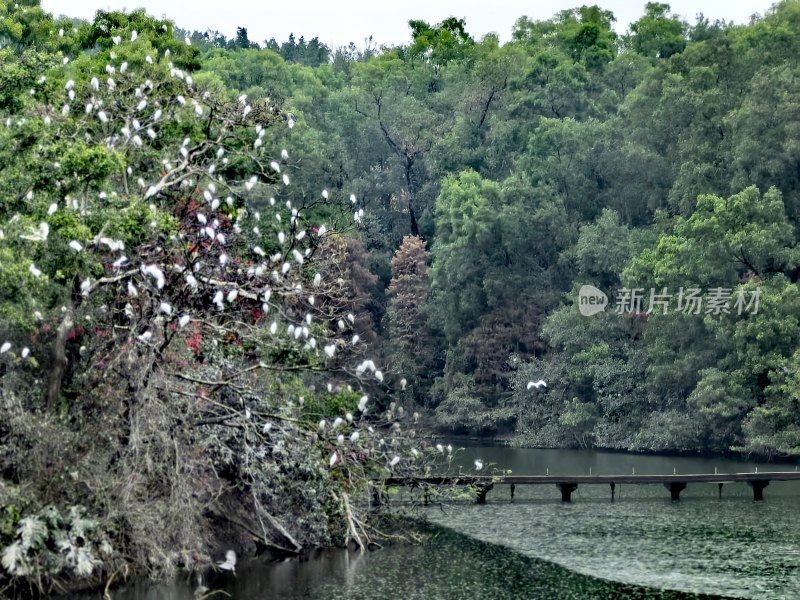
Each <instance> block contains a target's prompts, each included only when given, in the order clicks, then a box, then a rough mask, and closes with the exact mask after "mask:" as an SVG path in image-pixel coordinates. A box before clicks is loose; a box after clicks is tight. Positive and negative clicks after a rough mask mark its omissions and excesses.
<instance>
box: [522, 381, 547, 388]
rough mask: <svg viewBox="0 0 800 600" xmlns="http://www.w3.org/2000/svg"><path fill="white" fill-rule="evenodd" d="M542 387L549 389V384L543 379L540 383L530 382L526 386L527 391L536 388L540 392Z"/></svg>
mask: <svg viewBox="0 0 800 600" xmlns="http://www.w3.org/2000/svg"><path fill="white" fill-rule="evenodd" d="M542 387H547V384H546V383H545V382H544V380H543V379H540V380H539V381H529V382H528V385H527V386H525V389H528V390H529V389H531V388H536V389H537V390H538V389H539V388H542Z"/></svg>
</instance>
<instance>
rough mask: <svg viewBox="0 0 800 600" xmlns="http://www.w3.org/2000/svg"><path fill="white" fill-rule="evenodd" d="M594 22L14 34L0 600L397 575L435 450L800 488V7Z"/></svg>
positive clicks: (25, 2)
mask: <svg viewBox="0 0 800 600" xmlns="http://www.w3.org/2000/svg"><path fill="white" fill-rule="evenodd" d="M614 21H615V19H614V15H613V14H612V13H611V12H609V11H607V10H604V9H603V8H601V7H598V6H582V7H580V8H575V9H571V10H565V11H561V12H559V13H557V14H556V15H554V17H553V18H551V19H549V20H545V21H532V20H530V19H527V18H526V17H521V18H520V19H519V20H518V21H517V22H516V24H514V30H513V35H512V39H511V40H510V41H509V42H508V43H505V44H500V42H499V40H498V38H497V36H495V35H492V34H490V35H487V36H485V37H484V38H483V39H480V40H476V39H474V38H473V36H472V35H470V33H469V30H468V24H467V23H465V22H464V21H463V20H460V19H456V18H449V19H446V20H444V21H442V22H441V23H436V24H430V23H426V22H424V21H416V20H414V21H410V22H409V28H410V41H409V43H408V44H406V45H403V46H399V47H377V46H375V45H374V44H373V43H372V42H371V41H370V42H368V43H367V44H366V45H365V46H364V47H358V46H356V45H354V44H351V45H350V46H349V47H347V48H335V49H332V48H327V47H326V46H325V45H324V44H321V43H320V42H319V40H317V39H312V40H305V39H304V38H303V37H300V38H298V39H296V38H295V37H294V36H291V37H290V39H289V40H288V41H286V42H281V43H279V42H277V41H276V40H274V39H272V40H266V41H264V42H263V43H258V42H255V41H253V40H250V39H249V37H248V32H247V29H246V28H245V27H240V28H239V29H238V30H237V32H236V35H235V37H231V38H228V37H226V36H225V35H223V34H221V33H219V32H217V31H213V30H208V31H205V32H198V31H187V30H182V29H180V28H179V27H178V25H179V24H177V25H176V24H175V23H172V22H170V21H164V20H160V19H157V18H154V17H152V16H149V15H147V14H146V13H145V12H144V11H143V10H137V11H133V12H128V13H121V12H107V11H102V10H101V11H98V12H97V14H96V16H95V18H94V19H93V20H92V21H91V22H84V21H80V20H76V19H72V18H70V17H68V16H66V17H65V16H55V15H52V14H49V13H47V12H45V11H44V10H42V8H41V6H40V4H39V0H17V1H16V2H15V1H13V0H0V65H1V66H2V68H0V596H3V595H5V596H11V597H18V598H25V597H30V598H34V597H42V596H47V595H53V594H58V593H64V592H67V591H69V590H71V589H77V588H80V587H85V586H86V585H90V586H99V587H100V588H102V587H103V586H105V585H107V584H108V582H109V581H113V582H114V583H117V582H119V581H120V580H122V579H125V578H126V577H146V578H149V579H152V580H162V579H166V578H170V577H174V576H175V575H176V573H178V572H184V571H193V570H197V571H201V570H207V569H209V568H213V566H214V565H218V564H219V563H220V561H222V560H223V559H224V557H225V556H226V553H227V552H228V551H231V550H233V551H235V552H236V553H237V555H238V556H240V557H246V556H254V555H259V554H264V553H270V552H274V553H280V554H282V555H298V554H300V553H302V552H304V551H306V550H307V549H309V548H317V547H329V546H340V547H341V546H347V545H352V544H354V545H355V546H356V547H357V548H359V550H360V551H361V550H365V549H366V548H368V547H369V546H370V545H372V544H376V543H377V544H381V543H382V542H381V540H386V539H391V537H392V536H393V535H394V534H393V533H392V532H391V530H385V529H384V526H383V523H384V521H383V520H382V519H384V518H389V519H391V518H392V517H393V516H394V513H395V510H396V509H395V508H394V507H391V506H382V507H380V510H378V507H375V506H372V504H371V503H372V500H373V498H374V497H375V495H376V494H378V495H379V494H380V493H381V491H382V490H380V489H375V485H374V481H376V480H380V479H382V478H384V477H387V476H390V475H391V476H393V477H405V476H408V477H412V476H416V475H425V474H430V473H433V472H443V471H445V472H446V471H448V470H449V469H453V468H454V464H456V463H454V454H453V451H452V448H451V447H450V446H445V445H443V444H438V443H436V440H435V439H433V440H432V439H429V437H428V435H429V434H431V433H436V434H437V435H441V436H442V437H445V436H446V435H448V434H466V435H470V436H476V437H477V438H478V439H480V440H481V441H484V440H487V439H491V438H502V439H504V440H509V441H510V442H511V443H512V444H513V445H517V446H523V447H547V448H603V449H608V450H618V451H632V452H645V453H672V452H674V453H689V454H692V453H696V454H697V455H719V454H725V455H729V454H730V453H734V454H736V455H738V456H763V457H765V458H770V459H776V458H782V457H786V458H787V459H790V458H791V457H797V456H800V411H798V405H799V403H800V287H798V281H800V243H798V233H797V232H798V230H800V171H799V170H798V168H797V165H798V164H800V150H799V149H798V146H797V144H796V142H795V140H796V139H797V136H798V132H800V110H798V105H797V98H798V97H800V63H798V58H797V57H798V56H800V0H782V1H780V2H778V3H776V4H775V5H774V7H773V8H772V9H771V10H770V11H768V13H767V14H765V15H763V16H760V17H757V18H754V19H753V20H752V22H750V23H749V24H747V25H735V24H732V23H726V22H723V21H711V20H709V19H708V18H707V17H705V16H703V15H699V16H698V17H697V19H696V21H695V22H694V23H689V22H687V21H685V20H684V19H683V18H682V17H680V16H679V15H676V14H675V13H673V12H672V11H671V9H670V7H669V6H668V5H667V4H662V3H655V2H650V3H647V4H645V5H644V6H643V15H642V17H641V18H640V19H639V20H637V21H635V22H633V23H632V24H631V26H630V30H629V31H628V32H626V33H625V34H622V35H620V34H617V33H616V32H615V31H614V29H613V23H614ZM583 289H591V290H594V291H593V292H592V293H593V294H594V295H593V296H592V301H593V302H595V301H597V299H598V298H600V297H601V295H605V296H606V298H607V305H604V307H605V310H604V311H600V312H594V314H592V315H586V314H585V313H586V311H585V310H583V312H582V310H581V308H583V309H585V308H586V307H585V306H584V307H582V306H581V305H580V302H581V297H582V294H584V292H582V291H581V290H583ZM598 306H599V305H598V304H596V302H595V304H593V305H592V306H591V307H590V308H591V309H592V311H595V309H597V308H598ZM533 382H540V384H533ZM544 382H546V384H545V383H544ZM529 383H530V384H533V385H529ZM481 468H482V463H479V461H478V462H476V467H475V469H476V470H480V469H481ZM453 493H454V494H457V493H458V492H457V491H453ZM382 511H383V512H382ZM384 513H386V514H384Z"/></svg>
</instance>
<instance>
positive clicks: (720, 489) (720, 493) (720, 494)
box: [717, 483, 722, 498]
mask: <svg viewBox="0 0 800 600" xmlns="http://www.w3.org/2000/svg"><path fill="white" fill-rule="evenodd" d="M717 485H718V486H719V497H720V498H722V484H721V483H718V484H717Z"/></svg>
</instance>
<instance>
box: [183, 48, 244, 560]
mask: <svg viewBox="0 0 800 600" xmlns="http://www.w3.org/2000/svg"><path fill="white" fill-rule="evenodd" d="M187 39H188V38H187ZM217 567H218V568H219V569H221V570H223V571H231V572H232V573H235V572H236V552H234V551H233V550H228V551H227V552H226V553H225V560H224V561H222V562H220V563H217Z"/></svg>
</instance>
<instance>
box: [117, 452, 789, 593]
mask: <svg viewBox="0 0 800 600" xmlns="http://www.w3.org/2000/svg"><path fill="white" fill-rule="evenodd" d="M476 458H480V459H482V460H483V461H484V462H485V463H486V465H487V466H486V467H485V468H484V471H485V472H486V471H491V470H492V469H493V468H498V469H511V470H512V472H513V473H514V474H516V475H536V474H544V473H546V472H549V473H551V474H575V475H578V474H588V473H589V472H590V471H589V470H590V469H591V473H593V474H629V473H631V472H633V471H635V472H636V474H672V473H673V472H677V473H713V472H714V470H715V468H716V469H717V470H718V471H719V472H720V473H726V472H727V473H734V472H744V471H754V470H755V469H756V468H758V470H759V471H770V470H772V471H776V470H794V468H795V467H794V466H793V465H769V464H764V463H752V462H738V461H733V460H725V459H698V458H685V457H676V458H673V457H663V456H639V455H629V454H618V453H605V452H593V451H568V450H528V449H516V448H505V447H469V448H466V449H465V450H464V451H463V452H462V453H460V454H459V456H458V460H459V462H460V463H461V464H463V465H468V466H471V465H472V462H473V460H474V459H476ZM764 497H765V500H764V501H763V502H754V501H753V494H752V490H751V489H750V488H749V487H748V486H747V484H745V483H741V484H726V485H725V486H724V488H723V493H722V498H719V497H718V488H717V485H716V484H694V485H692V484H690V485H689V487H688V488H687V489H686V490H684V491H683V492H682V493H681V500H680V502H671V501H670V498H669V493H668V492H667V490H666V489H665V488H664V487H663V486H661V485H641V486H634V485H617V489H616V499H615V501H614V502H613V503H612V502H611V499H610V490H609V487H608V486H607V485H596V486H581V487H579V488H578V490H577V491H576V492H574V493H573V496H572V498H573V502H572V503H571V504H562V503H561V501H560V495H559V492H558V490H557V489H556V488H555V486H549V485H548V486H517V488H516V493H515V498H514V501H513V502H512V501H511V499H510V490H509V488H508V486H496V487H495V489H494V490H492V491H491V492H490V493H489V495H488V498H487V504H486V505H476V504H472V503H467V502H465V503H459V504H449V505H445V506H441V507H440V506H430V507H428V508H427V509H426V514H427V516H428V518H429V519H430V521H431V523H432V526H431V529H430V531H429V532H428V534H429V536H428V538H427V541H426V542H425V543H424V544H422V545H417V546H407V545H400V544H394V545H391V546H388V547H386V548H384V549H383V550H379V551H375V552H368V553H365V554H363V555H360V554H358V553H353V552H347V551H325V552H318V553H316V554H315V555H314V556H312V557H310V558H308V559H306V560H302V561H301V560H289V561H284V562H280V563H264V562H261V561H257V560H256V561H251V562H249V563H245V564H242V565H241V568H239V566H238V565H237V575H236V577H227V578H221V579H219V580H217V581H215V582H214V587H218V588H220V589H224V590H225V591H226V592H227V593H229V594H231V595H232V596H233V597H234V598H239V599H243V600H256V599H259V600H262V599H271V598H275V599H278V598H280V599H286V600H295V599H306V598H315V599H316V598H320V599H331V600H336V599H361V598H363V599H372V598H392V599H393V598H397V599H401V598H402V599H406V598H425V599H428V598H430V599H443V600H449V599H453V600H461V599H466V598H475V599H483V598H486V599H492V600H502V599H506V598H508V599H515V598H520V599H522V598H525V599H536V598H542V599H550V598H559V599H562V598H563V599H572V598H574V599H576V600H578V599H580V600H582V599H588V598H598V599H611V598H697V597H717V596H727V597H736V598H764V599H770V600H777V599H781V598H787V599H788V598H800V528H798V527H797V516H798V514H800V483H796V482H792V483H790V482H772V483H771V484H770V485H769V487H767V488H766V490H765V492H764ZM192 584H193V582H189V581H178V582H173V583H171V584H168V585H161V586H157V587H147V586H145V585H138V586H133V587H130V588H128V589H126V590H121V591H118V592H116V593H115V594H114V598H115V599H116V600H155V599H164V600H183V599H189V598H192V589H193V587H194V586H193V585H192ZM639 586H647V587H646V588H642V587H639ZM217 597H220V598H221V597H223V596H217Z"/></svg>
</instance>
